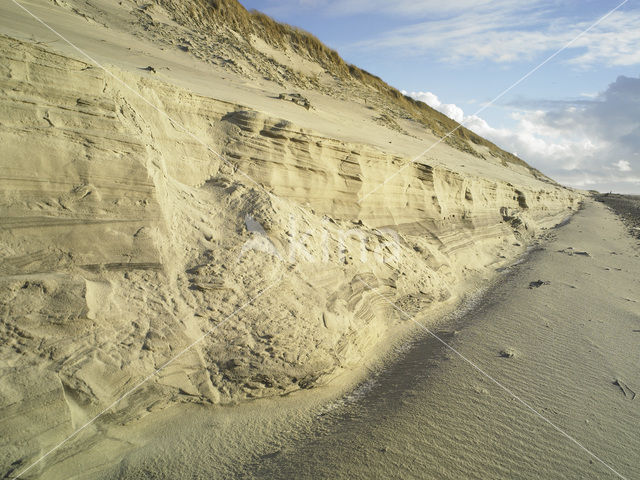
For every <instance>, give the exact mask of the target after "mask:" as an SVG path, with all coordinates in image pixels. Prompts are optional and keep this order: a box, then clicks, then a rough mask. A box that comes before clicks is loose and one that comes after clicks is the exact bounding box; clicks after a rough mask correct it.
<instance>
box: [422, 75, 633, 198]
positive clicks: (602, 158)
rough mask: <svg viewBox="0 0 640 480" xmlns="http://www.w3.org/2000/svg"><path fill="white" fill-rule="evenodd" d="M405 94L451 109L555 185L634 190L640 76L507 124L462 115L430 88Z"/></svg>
mask: <svg viewBox="0 0 640 480" xmlns="http://www.w3.org/2000/svg"><path fill="white" fill-rule="evenodd" d="M409 95H411V96H412V97H414V98H416V99H418V100H422V101H424V102H425V103H427V104H428V105H431V106H432V107H433V108H435V109H437V110H439V111H441V112H443V113H445V115H448V114H447V112H448V111H449V112H455V115H456V117H457V118H455V119H456V120H457V121H459V122H461V123H463V125H464V126H465V127H467V128H469V129H470V130H472V131H474V132H476V133H477V134H478V135H481V136H483V137H485V138H487V139H489V140H491V141H493V142H494V143H496V144H497V145H499V146H500V147H502V148H504V149H505V150H508V151H510V152H512V153H514V154H517V155H518V156H519V157H520V158H522V159H523V160H525V161H527V162H528V163H529V164H531V165H533V166H534V167H537V168H539V169H540V170H542V171H543V172H544V173H546V174H547V175H549V176H551V177H552V178H554V179H555V180H557V181H559V182H561V183H565V184H568V185H573V186H576V187H580V188H595V189H598V190H601V191H609V190H614V191H620V192H623V193H630V192H635V193H640V78H630V77H619V78H618V79H617V80H616V81H615V82H613V83H612V84H611V85H609V87H608V88H607V90H606V91H604V92H602V93H600V94H599V95H597V97H596V98H595V99H593V100H582V101H580V102H577V103H575V104H570V103H569V104H568V103H566V102H557V103H555V104H554V102H540V104H541V105H544V106H545V107H546V109H534V110H531V109H526V110H524V109H523V110H520V111H517V112H516V113H513V114H512V119H513V120H514V121H515V126H514V127H512V128H495V127H493V126H491V125H489V123H487V122H486V121H485V120H484V119H482V118H480V117H478V116H476V115H464V112H463V111H462V109H461V108H460V107H458V106H456V105H454V104H444V103H442V101H441V100H440V99H439V98H438V97H437V96H436V95H434V94H433V93H431V92H411V93H409ZM449 116H451V115H449ZM452 118H453V116H452ZM460 119H462V120H460Z"/></svg>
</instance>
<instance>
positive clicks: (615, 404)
mask: <svg viewBox="0 0 640 480" xmlns="http://www.w3.org/2000/svg"><path fill="white" fill-rule="evenodd" d="M638 271H640V255H639V250H638V246H637V245H636V241H635V240H634V239H633V238H632V237H630V236H629V235H628V233H627V232H626V231H625V227H624V226H623V224H622V223H621V222H620V221H619V220H618V219H617V218H616V217H615V216H614V215H613V214H612V213H611V212H609V211H608V209H606V208H605V207H603V206H602V205H601V204H599V203H596V202H588V204H587V205H586V208H585V209H584V210H582V211H581V212H580V213H578V214H577V215H576V216H575V217H574V218H573V219H572V221H571V222H570V223H569V224H568V225H565V226H563V227H560V228H558V229H556V230H553V231H551V232H549V234H548V236H547V239H546V241H544V242H543V243H542V244H541V245H539V246H538V247H537V248H535V249H534V250H533V251H532V252H531V253H530V254H529V255H528V256H527V257H526V259H525V260H524V261H523V262H522V263H520V264H517V265H515V266H514V267H512V268H510V269H508V270H507V271H505V272H504V273H503V274H502V275H501V276H500V277H499V279H498V280H497V281H496V282H495V283H494V284H493V285H492V286H491V287H489V288H488V289H487V290H485V291H484V292H483V293H482V295H480V296H478V297H475V298H472V299H471V300H470V301H468V302H467V304H466V305H465V306H463V307H462V308H461V309H460V310H458V311H457V313H454V314H452V315H450V316H449V317H448V318H447V320H446V322H445V323H443V324H440V326H439V327H438V328H437V329H436V333H437V334H438V335H439V336H440V337H441V338H442V339H443V340H445V341H446V342H447V343H448V344H449V345H451V346H452V347H454V348H455V349H456V350H457V351H458V352H460V353H461V354H463V355H464V356H465V357H466V358H468V359H469V360H470V361H472V362H474V363H475V364H476V365H477V366H478V367H479V368H481V369H482V370H484V371H485V372H486V373H487V374H489V375H491V376H492V377H493V378H494V379H496V380H497V381H498V382H500V383H501V384H502V385H503V386H505V387H507V388H508V389H509V390H510V391H511V392H512V393H513V394H515V395H517V396H518V397H519V398H520V399H521V400H523V401H524V402H526V403H527V404H528V405H530V406H531V407H532V408H533V409H535V410H536V411H537V412H538V413H539V414H540V415H541V416H543V417H545V418H546V419H548V420H549V421H551V422H552V423H553V424H554V425H555V426H557V427H558V428H559V429H561V430H562V431H563V432H565V433H566V434H567V435H570V436H571V437H572V438H573V439H575V440H576V441H577V442H579V443H580V444H581V445H582V446H584V448H585V449H587V450H589V452H591V453H592V454H593V455H595V457H597V458H595V457H594V456H591V455H590V454H589V453H587V452H586V451H585V450H584V449H582V448H580V447H579V446H577V445H576V444H575V443H574V442H573V441H572V440H570V439H568V438H567V437H566V436H565V435H563V434H562V433H560V432H559V431H557V430H556V429H554V428H553V427H552V426H551V425H550V424H548V423H546V422H545V420H543V419H542V418H541V417H540V416H538V415H536V414H534V413H532V412H531V411H530V410H529V409H528V408H526V407H525V406H523V405H522V404H521V403H520V402H519V401H517V400H515V399H514V398H513V396H512V395H510V394H508V393H506V392H505V391H504V390H503V389H502V388H500V387H499V386H497V385H496V384H495V383H494V382H492V381H491V380H489V379H488V378H486V377H485V376H483V375H481V374H480V373H478V371H477V370H476V369H474V368H473V367H471V366H470V365H469V363H467V362H466V361H464V360H462V359H461V358H460V357H459V356H458V355H457V354H455V353H454V352H452V351H451V350H449V349H448V348H445V347H444V346H442V345H441V344H440V343H439V342H437V341H435V340H434V339H433V338H431V337H430V336H429V335H426V334H425V335H418V336H417V337H415V338H413V339H411V340H410V341H408V342H406V343H404V344H402V345H399V346H398V348H396V354H397V357H396V358H395V359H394V360H393V361H391V362H389V363H388V364H387V365H386V366H385V367H384V368H382V369H379V370H376V371H375V372H373V373H372V375H370V376H369V377H368V379H367V380H366V381H364V382H362V383H360V385H359V386H358V387H357V388H356V389H355V390H352V391H349V392H348V393H346V394H344V395H342V396H339V397H338V398H333V399H332V397H334V395H333V394H332V391H331V390H332V388H333V387H331V388H329V387H324V388H321V389H317V390H315V391H314V392H302V393H299V394H293V395H291V396H289V397H286V398H284V399H279V400H277V401H273V400H261V401H257V402H254V403H253V404H250V405H243V406H241V407H234V408H220V409H214V410H211V409H202V408H194V407H179V408H176V409H171V410H168V411H165V412H162V413H160V414H158V415H155V416H154V415H151V416H149V417H147V418H146V419H145V420H144V422H143V425H142V427H140V426H137V427H136V428H135V429H133V430H130V431H129V432H125V431H120V433H119V434H118V437H121V436H122V438H123V439H127V440H128V441H129V442H130V445H129V447H128V449H129V452H128V453H126V454H125V455H124V457H123V458H122V459H118V458H115V457H113V458H110V456H109V455H108V454H107V455H104V456H101V457H100V460H98V458H99V457H98V455H97V452H98V451H101V452H103V453H104V452H108V449H107V450H105V449H104V446H105V445H107V446H108V445H109V442H110V441H111V444H112V445H115V444H117V443H118V442H116V441H115V439H114V438H112V439H111V440H110V441H109V440H105V441H104V442H103V443H102V446H96V447H95V449H94V450H95V451H93V452H91V451H88V452H87V457H86V458H85V459H82V457H79V458H76V459H75V462H76V464H77V465H84V472H85V473H86V474H85V475H82V474H80V472H78V476H77V478H105V479H107V478H176V477H182V478H283V479H284V478H452V479H453V478H549V479H550V478H616V477H617V475H616V474H615V473H613V472H612V470H611V469H613V470H615V471H616V472H618V473H619V475H620V477H623V478H637V477H638V476H639V475H640V463H639V462H638V456H637V452H638V450H639V449H640V437H638V435H637V427H638V425H640V410H639V409H638V401H639V399H638V398H635V399H634V396H635V393H640V375H639V374H638V368H637V366H638V361H639V360H640V359H639V358H638V352H639V351H640V348H639V347H640V297H638V292H639V291H640V288H639V286H638V283H639V281H638V277H637V272H638ZM539 281H542V282H543V283H542V285H540V286H539V287H535V286H533V285H537V284H538V282H539ZM532 282H533V284H532ZM530 287H531V288H530ZM418 320H420V321H424V319H422V318H419V319H418ZM502 351H506V352H510V353H513V357H511V358H505V357H503V356H501V352H502ZM333 390H334V393H335V391H336V390H335V389H333ZM600 460H601V461H600ZM603 462H604V463H606V465H608V467H611V469H609V468H608V467H607V466H605V465H604V464H603ZM92 465H93V466H94V467H95V470H92V469H91V467H92ZM98 472H100V475H98ZM50 473H51V474H52V476H51V477H50V478H56V477H57V475H55V469H53V470H51V471H50ZM60 478H62V477H60ZM618 478H619V477H618Z"/></svg>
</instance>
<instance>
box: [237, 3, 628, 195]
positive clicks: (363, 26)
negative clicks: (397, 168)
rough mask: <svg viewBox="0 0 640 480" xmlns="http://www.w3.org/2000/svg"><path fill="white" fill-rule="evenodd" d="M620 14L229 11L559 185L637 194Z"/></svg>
mask: <svg viewBox="0 0 640 480" xmlns="http://www.w3.org/2000/svg"><path fill="white" fill-rule="evenodd" d="M622 2H623V0H617V1H609V0H598V1H596V0H564V1H556V0H544V1H541V0H526V1H516V0H450V1H442V0H396V1H393V2H390V1H388V0H384V1H383V0H262V1H255V0H241V3H242V4H243V5H244V6H245V7H246V8H249V9H256V10H260V11H262V12H264V13H266V14H268V15H270V16H272V17H274V18H276V19H277V20H280V21H283V22H286V23H289V24H291V25H295V26H298V27H300V28H303V29H305V30H307V31H309V32H311V33H313V34H314V35H316V36H317V37H318V38H319V39H320V40H322V41H323V42H324V43H326V44H327V45H329V46H330V47H332V48H334V49H336V50H337V51H338V53H340V55H341V56H342V57H343V58H344V59H345V60H346V61H348V62H349V63H353V64H355V65H357V66H359V67H361V68H363V69H365V70H367V71H369V72H371V73H373V74H375V75H378V76H379V77H381V78H382V79H383V80H385V81H386V82H387V83H389V84H391V85H393V86H394V87H396V88H398V89H399V90H401V91H404V92H405V93H406V94H408V95H411V96H413V97H415V98H417V99H420V100H422V101H424V102H426V103H427V104H429V105H431V106H432V107H434V108H436V109H438V110H440V111H442V112H443V113H445V114H446V115H448V116H450V117H451V118H453V119H455V120H457V121H459V122H462V123H463V125H464V126H466V127H467V128H470V129H471V130H473V131H475V132H476V133H478V134H480V135H482V136H484V137H486V138H488V139H489V140H492V141H493V142H495V143H496V144H498V145H499V146H500V147H502V148H504V149H505V150H508V151H510V152H513V153H515V154H516V155H518V156H519V157H521V158H522V159H523V160H525V161H527V162H528V163H529V164H530V165H533V166H534V167H536V168H538V169H540V170H541V171H543V172H544V173H545V174H547V175H549V176H551V177H552V178H554V179H555V180H557V181H559V182H561V183H563V184H566V185H570V186H574V187H578V188H584V189H594V190H599V191H601V192H608V191H614V192H620V193H636V194H640V0H627V1H626V2H624V3H623V4H622V5H620V4H621V3H622ZM614 9H615V11H613V12H612V10H614ZM603 17H605V18H604V19H603ZM596 22H599V23H597V24H596V25H594V24H595V23H596Z"/></svg>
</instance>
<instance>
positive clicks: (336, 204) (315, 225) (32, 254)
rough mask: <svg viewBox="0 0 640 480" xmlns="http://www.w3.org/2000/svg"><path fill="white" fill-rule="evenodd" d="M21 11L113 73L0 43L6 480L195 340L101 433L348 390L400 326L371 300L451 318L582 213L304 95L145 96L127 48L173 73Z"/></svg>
mask: <svg viewBox="0 0 640 480" xmlns="http://www.w3.org/2000/svg"><path fill="white" fill-rule="evenodd" d="M107 3H108V2H107ZM65 5H67V6H68V4H65ZM110 5H111V6H110V7H109V8H112V7H113V8H115V9H116V10H117V7H115V6H114V4H113V2H111V3H110ZM10 7H11V6H10V5H7V4H3V6H2V8H3V9H4V10H3V11H9V10H10ZM34 8H37V9H38V12H40V10H42V11H45V12H50V13H51V15H50V16H48V17H47V19H50V21H51V22H53V23H55V25H56V27H57V28H60V29H61V30H63V31H64V32H65V33H67V32H68V33H69V35H79V33H78V32H81V34H82V35H84V37H85V38H84V40H86V45H87V48H88V49H89V50H90V51H91V53H92V54H94V51H95V52H98V53H99V54H100V55H101V56H100V60H104V58H105V57H106V58H107V59H110V60H111V61H113V62H115V61H119V60H121V63H122V67H123V69H120V68H117V67H112V66H109V67H108V68H107V70H106V71H105V70H103V69H101V68H98V67H96V66H95V65H92V64H89V63H87V62H86V61H85V60H80V59H78V58H72V57H70V56H68V54H67V53H64V52H62V53H61V51H60V50H61V49H62V50H64V48H60V49H56V48H54V47H51V46H43V45H35V44H34V43H33V42H25V41H23V40H19V39H16V38H12V37H7V36H3V37H0V55H1V56H2V69H1V70H0V142H1V143H2V145H3V149H4V150H3V153H4V155H3V156H2V157H1V159H0V167H1V168H2V171H3V172H4V173H3V177H2V179H0V181H1V182H2V197H1V198H2V200H1V202H0V212H1V215H0V219H1V220H0V246H1V247H2V252H3V258H2V264H1V265H0V274H1V276H0V282H2V289H1V291H0V307H1V309H2V324H1V327H0V335H1V337H0V338H2V346H1V347H0V349H1V352H0V353H1V358H2V360H1V363H0V368H1V369H2V381H1V382H0V394H1V395H0V413H1V415H0V418H2V420H1V422H2V424H1V425H0V428H1V429H2V431H4V432H7V433H6V435H4V436H3V438H2V442H3V443H2V447H1V455H2V456H1V457H0V464H1V465H2V468H3V470H2V472H3V473H7V472H14V473H16V472H17V471H20V469H21V468H24V467H25V466H27V465H29V461H30V460H33V459H37V458H38V456H39V455H40V454H41V453H43V452H46V451H47V449H48V448H49V447H51V446H53V445H55V444H56V442H58V441H60V440H62V439H63V438H65V436H66V435H68V434H70V433H72V432H74V431H75V429H76V428H78V427H79V426H82V425H83V424H84V422H86V421H87V420H89V419H91V418H92V417H93V416H94V415H95V414H97V413H98V412H100V411H102V410H103V409H104V408H105V407H106V406H108V405H110V404H111V402H113V401H114V400H117V399H118V398H120V397H121V396H122V395H123V394H125V393H126V392H128V391H130V389H131V388H132V387H133V386H135V385H136V384H137V383H138V382H140V381H141V380H143V379H145V378H146V377H147V376H148V375H149V374H151V373H153V372H154V370H155V369H157V368H159V367H161V366H163V365H164V364H165V363H166V362H167V361H169V360H171V359H172V358H174V357H175V356H176V354H178V353H180V352H182V351H183V349H184V348H186V347H188V346H189V345H190V344H191V343H192V342H194V341H196V340H199V339H200V338H201V337H202V336H203V335H205V334H206V335H207V336H206V338H203V340H202V342H200V343H199V344H198V345H197V346H195V347H194V348H191V349H189V350H187V351H185V352H184V354H181V356H180V358H179V359H178V360H177V361H175V362H173V363H171V364H170V365H169V366H168V367H167V368H163V370H162V371H161V372H160V373H159V374H158V375H157V376H154V377H153V378H152V379H151V380H150V381H148V382H146V383H144V385H143V386H142V387H141V388H140V389H137V390H136V391H135V392H134V394H132V395H130V396H128V397H127V398H126V399H125V400H124V401H123V402H121V403H119V404H118V405H117V408H116V409H115V411H110V412H109V413H108V415H105V416H104V417H102V418H101V419H100V422H97V424H96V425H95V426H93V427H92V428H91V431H92V432H94V431H95V430H94V427H95V428H96V429H99V428H101V426H100V425H102V424H104V425H109V424H113V423H115V422H120V423H127V422H130V421H132V420H134V419H138V418H140V417H142V416H144V415H146V414H148V413H149V412H150V411H153V410H155V409H160V408H164V407H166V406H169V405H174V404H176V403H184V402H197V403H208V404H229V403H234V402H238V401H241V400H245V399H250V398H257V397H266V396H274V395H283V394H286V393H290V392H292V391H295V390H299V389H304V388H310V387H313V386H316V385H318V384H322V383H324V382H327V381H329V380H330V379H332V378H335V377H336V375H338V374H340V373H341V372H343V371H345V370H352V369H355V368H357V367H358V366H359V365H360V363H361V362H362V361H363V360H364V359H366V358H367V357H369V356H371V355H374V354H375V353H377V352H378V351H379V350H382V349H384V348H383V347H384V346H385V345H386V344H387V342H388V340H389V339H390V338H392V337H394V336H395V335H398V334H400V333H401V332H403V331H404V330H406V329H407V328H408V325H407V322H406V321H403V320H402V319H401V318H400V317H399V316H398V315H397V314H394V313H393V310H392V309H391V308H390V307H389V305H388V304H387V303H386V302H385V301H384V300H383V299H382V298H381V297H380V295H382V296H383V297H384V298H387V299H390V300H393V301H394V302H397V303H398V304H399V305H401V306H402V308H404V309H405V310H407V311H409V312H418V311H420V310H423V309H429V308H434V307H437V306H439V305H442V304H443V303H447V302H449V303H452V302H454V301H455V300H456V299H457V298H458V297H459V295H460V294H461V292H464V291H465V290H466V289H468V287H469V285H470V284H471V283H473V282H475V281H477V280H478V279H481V278H485V277H490V276H492V275H493V272H494V271H495V269H496V268H498V267H501V266H504V265H506V264H508V263H509V261H510V260H512V259H513V258H515V256H516V255H517V254H519V253H521V252H522V251H523V250H524V249H525V248H526V245H527V243H528V242H530V241H532V239H533V238H534V237H535V235H536V234H538V233H540V232H541V231H543V230H544V229H545V228H548V227H550V226H553V225H555V224H557V223H559V222H560V221H562V220H563V219H564V218H565V217H566V216H567V215H569V214H570V213H572V212H573V211H574V210H575V209H576V208H577V206H578V204H579V202H580V200H581V198H582V195H581V194H580V193H578V192H575V191H572V190H569V189H565V188H563V187H561V186H559V185H557V184H555V183H553V182H552V181H550V180H549V179H547V178H545V177H542V176H540V175H539V174H537V173H536V172H534V171H532V170H530V169H528V168H526V167H525V166H523V165H520V164H516V163H508V162H505V161H503V160H504V159H502V158H501V157H497V156H495V155H491V154H490V149H489V147H487V146H482V145H476V144H472V143H471V142H469V143H465V146H464V148H457V147H456V146H455V145H447V144H440V145H438V147H437V148H436V149H434V150H433V151H432V152H431V153H430V156H429V157H428V158H423V159H421V161H419V162H416V163H415V164H413V163H410V160H411V159H412V154H415V153H419V152H420V151H421V150H423V149H424V148H425V144H426V145H427V146H428V145H429V144H430V143H429V142H433V141H434V140H435V139H437V137H436V135H435V134H434V132H430V131H426V130H425V129H424V126H422V125H417V124H415V122H410V121H408V120H406V119H401V118H398V119H397V122H399V123H401V124H402V126H403V129H401V130H402V131H398V129H396V128H395V127H394V125H393V124H390V123H389V122H382V124H381V123H380V121H379V120H380V119H379V113H380V112H373V113H371V111H370V110H371V109H370V108H368V107H367V106H365V105H362V104H360V105H359V106H358V108H354V102H353V101H349V100H342V99H340V98H335V97H332V96H331V95H328V94H325V95H322V94H321V93H318V94H317V96H315V97H313V98H312V100H313V104H314V109H312V110H306V109H304V108H302V107H300V106H298V105H296V104H294V103H293V102H288V101H286V102H285V101H282V100H279V99H278V98H277V96H275V98H274V95H273V94H274V90H273V89H274V88H278V89H281V88H282V85H281V84H277V85H276V86H275V87H274V85H273V84H269V85H266V84H265V85H264V88H263V89H261V88H262V87H256V86H255V85H252V86H251V87H249V86H247V85H245V84H243V83H241V82H240V81H238V83H234V82H230V81H229V80H225V79H224V78H223V77H221V76H220V72H219V71H218V76H217V77H215V76H212V77H208V76H206V75H204V77H203V72H205V73H207V72H210V71H211V70H208V69H210V68H211V67H210V66H206V68H205V67H203V66H202V65H199V66H198V68H199V69H200V70H197V69H195V67H193V68H194V69H192V70H189V69H188V68H187V67H186V66H185V63H184V62H183V59H180V61H178V60H175V62H176V63H172V64H171V65H172V67H173V68H174V69H172V70H168V71H167V73H164V71H163V70H161V69H160V68H159V67H158V71H159V72H161V73H160V74H156V75H152V74H150V73H149V72H148V71H141V70H140V69H139V68H138V67H134V66H133V65H132V64H131V63H130V62H131V58H130V57H127V56H125V55H124V51H125V50H126V48H125V46H126V45H127V44H128V40H127V39H130V40H131V42H137V43H135V44H136V45H139V46H140V47H141V48H142V47H144V48H148V49H149V52H151V53H152V54H154V55H158V57H155V58H156V59H158V58H161V59H163V61H167V62H168V61H170V60H171V59H173V57H172V56H171V55H173V54H175V52H172V54H171V55H167V56H163V55H164V53H163V52H162V51H158V49H157V48H155V47H153V45H151V44H150V43H149V42H148V39H146V40H145V41H147V43H144V41H143V40H140V39H139V38H138V39H135V38H134V35H133V34H131V36H130V37H127V36H126V35H125V34H122V33H118V34H117V35H116V34H114V32H109V31H108V28H107V27H99V26H95V25H94V26H95V28H96V29H95V30H87V29H85V28H80V27H84V26H85V25H84V23H78V22H86V21H87V20H86V19H85V17H79V16H77V15H76V14H75V13H73V10H69V9H68V8H66V7H65V8H63V9H62V10H61V9H60V7H57V6H55V5H52V4H44V5H43V4H41V3H38V2H36V5H35V7H34ZM106 11H107V12H111V10H106ZM61 12H62V13H61ZM112 13H113V12H112ZM20 15H22V16H20ZM113 15H116V13H113ZM6 18H10V19H12V20H13V22H9V23H8V24H7V25H4V26H3V30H4V31H7V30H8V31H14V30H15V28H16V25H18V26H20V27H24V28H26V26H27V25H28V20H29V19H28V18H27V17H25V16H24V15H23V13H21V12H19V11H17V13H16V10H15V8H14V9H13V10H11V11H10V15H9V14H8V15H7V17H6ZM94 21H95V20H94ZM74 22H75V23H74ZM36 26H37V25H36ZM105 32H106V33H105ZM103 33H104V34H105V35H106V34H109V35H111V37H109V38H113V40H114V44H113V47H112V46H111V44H109V43H108V42H106V43H105V42H101V41H100V39H99V37H100V35H102V34H103ZM50 34H51V32H48V33H46V35H47V36H50ZM33 35H35V37H36V38H45V34H43V33H42V28H41V26H37V28H36V27H34V30H33ZM20 36H21V37H25V36H29V33H28V31H23V32H22V33H21V35H20ZM46 38H48V37H46ZM46 38H45V39H46ZM83 45H84V44H83ZM66 50H67V51H68V50H69V49H68V47H66ZM76 53H77V52H76ZM76 56H77V55H76ZM142 58H146V57H144V56H143V57H142ZM189 61H190V62H191V61H193V59H189ZM181 62H183V63H181ZM143 66H144V65H143ZM224 72H225V75H230V74H229V73H227V72H226V70H224ZM187 73H193V75H187ZM232 73H233V72H232ZM203 78H205V79H207V80H208V81H207V82H206V87H204V86H203V84H204V82H203V83H201V84H199V83H198V82H200V81H202V79H203ZM234 78H236V79H239V78H241V75H240V74H237V73H236V77H234ZM178 83H179V84H182V85H185V86H189V87H190V88H191V90H189V89H186V88H182V87H180V86H177V85H176V84H178ZM198 87H200V88H198ZM267 87H268V88H267ZM269 89H271V90H269ZM194 90H196V91H199V92H200V93H203V92H206V93H207V95H202V94H200V93H194ZM277 91H278V90H275V92H277ZM218 93H219V95H217V94H218ZM221 98H222V99H221ZM230 100H232V101H230ZM247 103H248V104H247ZM369 106H370V105H369ZM375 108H376V107H374V109H375ZM298 121H299V122H298ZM395 121H396V120H394V122H395ZM389 142H391V144H389ZM454 147H456V148H454ZM458 147H459V145H458ZM407 164H409V166H408V167H405V168H403V166H404V165H407ZM401 168H402V170H400V169H401ZM398 171H400V172H401V173H400V174H398V175H396V176H395V177H394V178H393V180H392V181H389V182H387V183H384V182H385V179H387V178H388V177H389V176H390V175H392V174H394V173H395V172H398ZM381 184H383V187H382V188H378V187H379V186H380V185H381ZM265 289H269V290H268V293H265V294H264V295H262V296H260V297H259V298H258V299H257V300H255V301H254V297H255V296H256V295H258V294H261V292H263V291H265ZM238 309H240V312H238V313H236V312H237V311H238ZM231 315H233V321H228V322H227V321H226V320H228V319H230V318H231V317H230V316H231ZM223 322H224V323H223ZM213 332H215V333H213ZM35 472H37V470H34V473H35Z"/></svg>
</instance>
